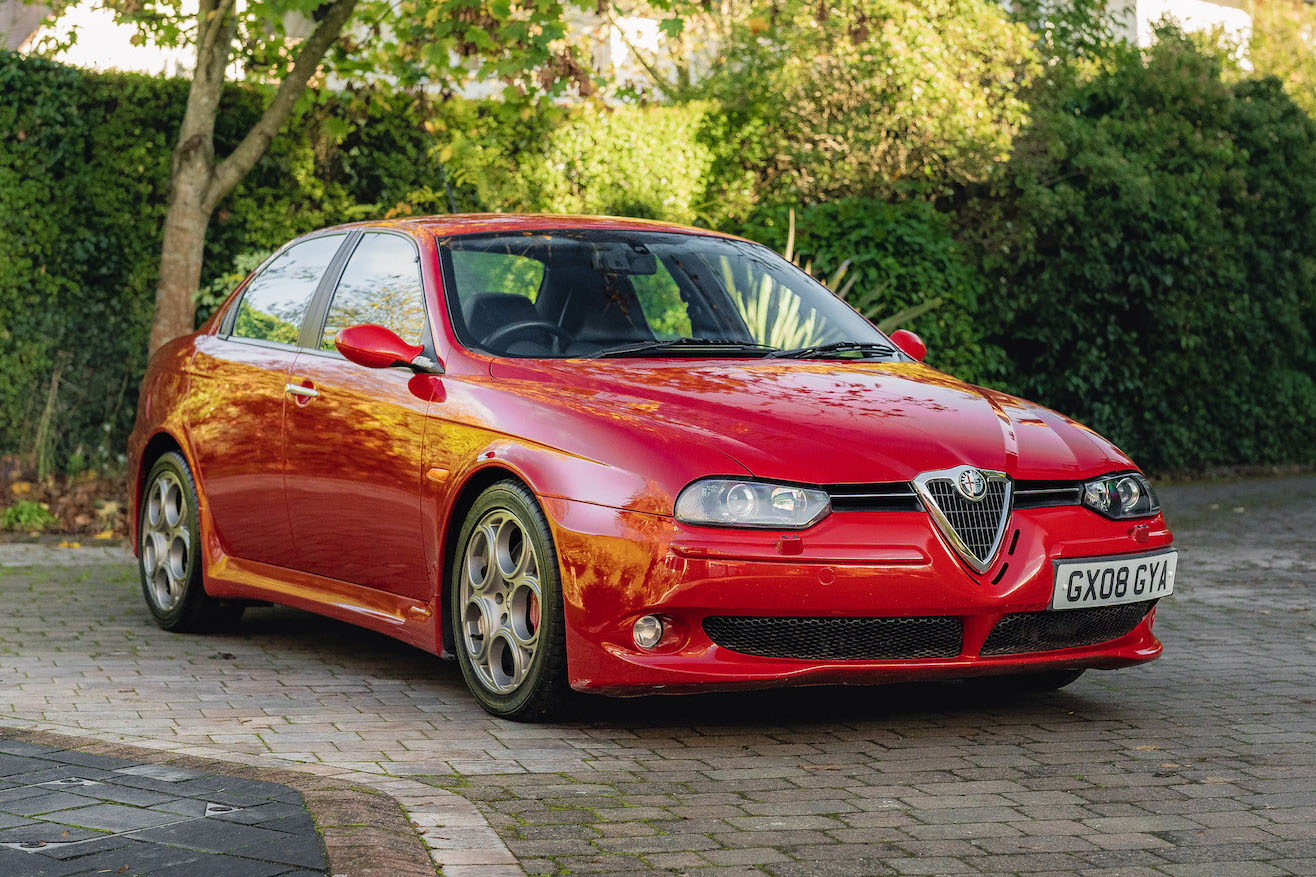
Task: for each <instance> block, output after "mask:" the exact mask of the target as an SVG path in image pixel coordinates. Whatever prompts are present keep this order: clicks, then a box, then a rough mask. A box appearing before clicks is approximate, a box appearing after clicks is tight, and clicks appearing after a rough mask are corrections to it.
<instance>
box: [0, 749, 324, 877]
mask: <svg viewBox="0 0 1316 877" xmlns="http://www.w3.org/2000/svg"><path fill="white" fill-rule="evenodd" d="M326 866H327V862H326V861H325V854H324V849H323V847H322V846H321V844H320V838H319V836H318V835H317V834H316V831H315V824H314V823H313V822H312V821H311V815H310V814H309V813H308V812H307V810H306V805H305V802H304V801H303V800H302V796H301V793H300V792H298V791H297V790H296V789H291V788H289V787H287V786H281V785H277V784H275V783H268V782H263V781H261V780H251V779H242V778H237V777H226V776H220V775H215V774H207V773H203V772H202V771H197V770H185V769H182V768H177V767H169V766H167V765H161V764H149V763H143V762H135V761H131V760H128V759H123V758H112V757H110V756H106V755H86V754H83V753H80V752H76V751H69V750H65V749H58V748H56V747H52V746H43V745H39V744H34V743H26V742H22V741H15V740H0V873H3V874H5V875H8V877H28V875H31V877H37V875H75V874H144V873H147V872H150V873H152V874H161V875H163V874H208V875H212V877H213V875H221V874H232V875H235V877H238V875H241V877H276V875H285V877H292V875H308V877H309V875H312V874H316V873H318V874H323V873H324V871H325V868H326Z"/></svg>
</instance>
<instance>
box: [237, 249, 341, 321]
mask: <svg viewBox="0 0 1316 877" xmlns="http://www.w3.org/2000/svg"><path fill="white" fill-rule="evenodd" d="M342 243H343V235H341V234H332V235H323V236H321V237H317V238H311V239H310V240H308V241H302V242H301V243H298V244H293V245H292V246H291V247H289V248H288V249H286V250H284V251H283V252H282V253H281V254H280V255H279V257H278V258H276V259H275V260H274V261H273V262H271V263H270V264H269V265H267V266H266V267H265V270H264V271H262V272H261V273H260V274H258V275H257V276H256V277H254V278H252V281H251V283H249V284H247V289H246V291H245V292H244V293H243V294H242V301H241V302H240V303H239V304H238V313H237V318H236V319H235V320H234V321H233V333H232V334H233V335H234V336H236V337H238V338H254V339H256V340H258V341H275V342H278V343H279V344H294V345H295V344H296V343H297V340H298V337H299V336H300V335H301V332H302V320H303V319H304V318H305V317H306V309H307V307H309V306H310V304H311V298H312V297H313V296H314V295H315V289H316V287H317V286H319V285H320V278H321V277H323V276H324V272H325V269H326V268H328V267H329V263H330V262H331V261H332V260H333V258H334V253H336V252H338V247H339V246H341V245H342Z"/></svg>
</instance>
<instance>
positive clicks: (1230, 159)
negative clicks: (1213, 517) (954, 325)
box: [961, 31, 1316, 469]
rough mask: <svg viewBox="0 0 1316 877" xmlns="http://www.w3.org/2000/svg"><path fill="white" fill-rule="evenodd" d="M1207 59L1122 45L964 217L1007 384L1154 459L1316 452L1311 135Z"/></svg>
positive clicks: (1046, 115)
mask: <svg viewBox="0 0 1316 877" xmlns="http://www.w3.org/2000/svg"><path fill="white" fill-rule="evenodd" d="M1221 63H1222V61H1221V59H1220V58H1219V57H1217V56H1215V55H1213V54H1212V53H1211V52H1208V51H1203V50H1202V49H1201V48H1199V47H1198V46H1197V45H1195V44H1193V43H1192V42H1190V41H1188V40H1187V39H1185V38H1184V37H1182V36H1180V35H1178V34H1177V33H1175V32H1172V31H1166V32H1164V33H1162V34H1161V37H1160V41H1159V42H1158V43H1157V44H1156V46H1155V48H1154V49H1152V50H1151V51H1150V52H1148V53H1145V54H1143V53H1139V52H1137V51H1136V50H1134V49H1131V48H1125V49H1122V50H1119V51H1118V52H1117V54H1116V56H1115V57H1114V58H1112V59H1111V60H1110V61H1109V63H1108V69H1107V70H1106V71H1105V72H1103V73H1101V74H1100V75H1097V76H1095V77H1094V78H1091V79H1090V80H1087V81H1080V82H1077V83H1074V84H1071V85H1069V86H1066V87H1064V88H1062V89H1061V91H1060V92H1059V93H1058V94H1055V95H1049V96H1047V95H1042V96H1040V97H1044V98H1046V100H1045V101H1040V102H1035V106H1039V105H1040V107H1041V111H1040V112H1038V113H1036V114H1035V116H1034V122H1033V125H1032V128H1031V129H1030V130H1029V131H1028V132H1026V133H1025V134H1024V135H1023V137H1022V139H1021V141H1020V142H1018V143H1017V144H1016V151H1015V155H1014V158H1013V159H1012V161H1011V162H1010V164H1009V165H1007V166H1006V167H1005V168H1003V169H1002V173H1001V174H1000V177H999V180H998V187H997V189H996V191H994V192H992V193H990V194H989V195H988V196H986V197H983V198H980V199H978V200H976V201H973V202H972V203H970V204H968V205H966V207H965V209H964V211H963V213H962V214H961V223H962V225H963V226H964V227H969V226H972V227H973V228H974V230H975V231H976V232H977V233H978V234H979V235H980V236H981V239H982V240H983V242H984V245H983V255H982V262H983V270H984V271H985V272H986V273H987V274H988V275H989V276H990V277H991V278H992V280H993V281H994V291H993V294H992V296H991V297H990V301H988V302H986V304H988V307H986V308H984V309H983V311H982V313H981V317H982V319H983V325H984V327H985V329H986V332H985V334H986V337H987V339H988V340H989V341H991V342H993V343H995V344H997V345H998V346H1000V347H1001V348H1002V349H1004V350H1005V351H1006V353H1007V355H1008V357H1009V360H1010V368H1009V370H1008V372H1007V375H1006V383H1007V384H1008V385H1009V386H1010V387H1011V388H1012V389H1015V390H1017V391H1019V392H1021V393H1023V394H1024V395H1027V396H1031V397H1033V398H1036V399H1038V400H1040V401H1043V402H1045V403H1047V404H1049V405H1051V406H1052V407H1055V408H1058V409H1059V410H1062V411H1064V412H1065V413H1067V414H1070V415H1072V416H1075V417H1077V418H1079V419H1080V420H1082V421H1084V422H1085V423H1087V424H1088V425H1090V426H1092V427H1093V428H1094V429H1097V430H1098V431H1100V432H1102V433H1105V434H1107V435H1109V436H1111V437H1112V438H1114V439H1116V440H1117V441H1118V442H1119V443H1120V444H1121V445H1122V446H1123V447H1124V448H1125V450H1127V451H1128V452H1129V453H1131V454H1132V455H1133V456H1134V457H1135V458H1136V459H1138V460H1139V461H1140V462H1141V463H1142V464H1143V465H1146V466H1150V467H1154V468H1173V469H1184V468H1201V467H1209V466H1213V465H1220V464H1230V463H1239V462H1253V463H1271V462H1312V461H1316V345H1314V343H1313V339H1314V338H1316V124H1313V122H1312V120H1311V119H1310V118H1308V117H1307V116H1306V115H1305V114H1304V113H1303V112H1302V111H1301V110H1300V109H1298V108H1297V107H1296V106H1295V105H1294V103H1293V102H1292V101H1291V100H1290V99H1289V98H1288V97H1287V96H1286V95H1285V94H1284V93H1283V91H1282V90H1281V88H1280V85H1279V83H1278V82H1277V81H1276V80H1274V79H1264V80H1259V81H1255V80H1244V81H1241V82H1238V83H1237V84H1234V85H1230V84H1229V83H1228V82H1227V81H1226V80H1225V79H1224V78H1223V77H1222V68H1221Z"/></svg>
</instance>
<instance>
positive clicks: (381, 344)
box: [334, 323, 442, 373]
mask: <svg viewBox="0 0 1316 877" xmlns="http://www.w3.org/2000/svg"><path fill="white" fill-rule="evenodd" d="M334 346H335V347H337V348H338V352H339V353H341V354H342V355H343V356H345V357H347V359H348V360H350V361H351V362H354V363H356V364H357V365H364V366H365V367H366V368H392V367H393V366H395V365H406V366H410V367H412V368H413V369H416V370H417V371H423V372H430V373H435V372H441V371H442V369H441V368H440V367H439V366H438V365H437V364H436V363H434V362H432V361H431V360H430V359H429V357H427V356H424V355H423V354H424V353H425V348H424V347H421V346H420V345H419V344H408V343H407V342H405V341H403V340H402V339H401V338H399V337H398V334H397V333H396V332H394V331H393V330H392V329H388V328H385V327H384V326H377V325H375V324H374V323H364V324H362V325H360V326H348V327H347V328H346V329H343V330H342V331H341V332H339V333H338V337H337V338H335V339H334Z"/></svg>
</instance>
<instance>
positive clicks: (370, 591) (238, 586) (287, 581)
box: [205, 554, 438, 653]
mask: <svg viewBox="0 0 1316 877" xmlns="http://www.w3.org/2000/svg"><path fill="white" fill-rule="evenodd" d="M205 583H206V593H207V594H209V595H210V596H212V597H219V598H233V599H243V600H266V601H268V602H270V603H279V604H281V605H283V606H292V607H294V608H297V609H305V610H307V611H308V612H314V613H316V614H318V615H325V616H328V617H330V618H336V619H338V620H339V621H346V622H348V623H349V624H355V625H357V626H359V627H364V628H367V629H369V630H373V631H376V632H377V633H382V634H386V635H387V636H391V637H394V638H396V639H400V640H402V641H403V642H405V643H409V644H411V645H413V646H416V647H417V648H420V649H424V650H425V651H427V652H431V653H437V651H438V642H437V632H438V626H437V624H436V622H435V619H434V607H433V606H431V605H429V604H427V603H422V602H420V601H419V600H413V599H411V598H409V597H401V596H399V595H397V594H391V593H389V592H387V591H379V590H376V589H374V588H366V587H362V586H361V585H354V584H351V583H350V582H344V581H339V580H338V579H330V578H325V577H323V576H317V575H311V574H310V573H304V572H298V571H297V570H292V569H287V568H285V567H281V566H273V565H271V564H267V563H258V562H256V561H254V560H241V559H238V558H235V557H231V556H229V555H227V554H220V555H219V556H218V557H217V558H214V559H212V560H211V562H210V563H209V564H208V569H207V570H206V575H205Z"/></svg>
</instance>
